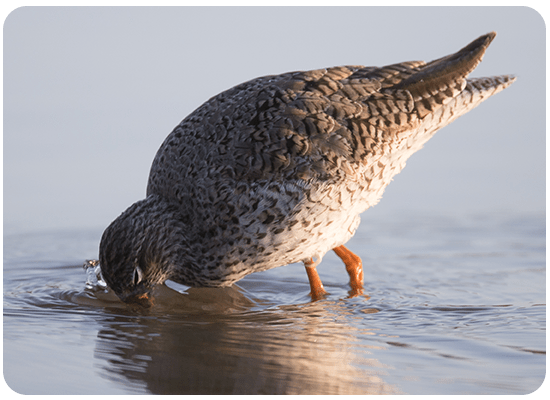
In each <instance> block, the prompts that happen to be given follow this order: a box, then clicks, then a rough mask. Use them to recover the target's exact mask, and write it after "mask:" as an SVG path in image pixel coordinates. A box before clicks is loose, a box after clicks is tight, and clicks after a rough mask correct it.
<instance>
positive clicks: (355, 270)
mask: <svg viewBox="0 0 550 400" xmlns="http://www.w3.org/2000/svg"><path fill="white" fill-rule="evenodd" d="M332 250H334V252H335V253H336V255H337V256H338V257H340V258H341V259H342V261H343V262H344V264H346V271H347V272H348V275H349V285H350V286H351V296H352V297H354V296H358V295H360V294H363V264H362V263H361V258H359V256H357V255H355V254H353V253H352V252H351V251H349V250H348V248H347V247H345V246H343V245H342V246H338V247H335V248H334V249H332Z"/></svg>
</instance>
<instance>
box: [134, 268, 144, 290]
mask: <svg viewBox="0 0 550 400" xmlns="http://www.w3.org/2000/svg"><path fill="white" fill-rule="evenodd" d="M142 279H143V271H142V270H141V268H140V267H136V269H135V270H134V286H135V285H137V284H138V283H140V282H141V280H142Z"/></svg>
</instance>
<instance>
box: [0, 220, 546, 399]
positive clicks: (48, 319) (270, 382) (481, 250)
mask: <svg viewBox="0 0 550 400" xmlns="http://www.w3.org/2000/svg"><path fill="white" fill-rule="evenodd" d="M544 224H545V222H544V215H515V216H514V215H501V214H495V215H484V216H471V217H468V218H450V217H434V216H431V217H427V216H418V215H417V216H411V215H408V216H400V217H397V216H395V217H394V218H389V219H388V218H386V219H377V220H374V219H372V218H369V217H368V216H365V217H364V218H363V223H362V225H361V227H360V228H359V231H358V233H357V234H356V235H355V237H354V238H353V239H352V240H351V241H350V242H349V243H348V247H349V248H350V249H352V250H353V251H354V252H356V253H357V254H358V255H360V256H361V257H362V259H363V264H364V267H365V289H366V290H365V292H366V295H365V296H361V297H355V298H348V291H349V286H348V282H347V274H346V272H345V269H344V267H343V265H342V264H341V262H340V260H339V259H338V258H337V257H336V256H335V255H333V254H331V253H329V254H327V256H326V257H325V258H324V260H323V262H322V264H321V265H320V266H319V268H318V270H319V274H320V276H321V279H322V280H323V283H324V285H325V288H326V289H327V291H328V292H329V295H328V296H327V297H326V298H325V299H323V300H320V301H316V302H311V301H310V298H309V297H308V292H309V286H308V283H307V277H306V274H305V271H304V268H303V266H301V265H298V264H294V265H290V266H285V267H281V268H277V269H274V270H270V271H266V272H262V273H257V274H252V275H250V276H248V277H247V278H245V279H244V280H242V281H240V282H239V283H238V285H235V286H233V287H231V288H227V289H192V288H187V287H184V286H181V285H177V284H174V283H168V287H167V286H161V287H158V288H157V289H156V290H155V292H156V293H155V298H156V300H155V306H154V307H153V308H152V309H149V310H141V309H135V308H133V307H129V306H127V305H125V304H123V303H121V302H120V301H118V299H117V298H116V296H114V295H113V294H112V293H111V292H110V291H108V290H103V289H101V288H97V287H96V288H91V289H90V288H86V286H85V281H86V274H85V271H84V270H83V268H82V264H83V262H84V260H85V259H89V258H96V257H97V246H98V242H99V238H100V235H101V230H86V229H82V230H78V231H55V232H41V233H27V234H17V235H15V234H14V235H10V234H9V232H5V236H4V275H3V277H4V378H5V380H6V382H7V383H8V385H9V386H10V387H11V388H12V389H13V390H15V391H16V392H19V393H25V394H134V393H152V394H221V393H223V394H401V393H402V394H526V393H530V392H533V391H534V390H536V389H537V388H538V387H539V386H540V385H541V383H542V381H543V380H544V376H545V361H546V342H545V324H546V317H545V313H546V301H545V290H546V289H545V277H546V275H545V253H546V248H545V225H544Z"/></svg>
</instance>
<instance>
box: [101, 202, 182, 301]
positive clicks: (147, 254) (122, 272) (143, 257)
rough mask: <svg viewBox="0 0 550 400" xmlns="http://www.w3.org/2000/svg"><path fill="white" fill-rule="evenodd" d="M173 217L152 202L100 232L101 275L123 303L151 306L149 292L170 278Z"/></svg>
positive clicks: (133, 208) (133, 209) (137, 206)
mask: <svg viewBox="0 0 550 400" xmlns="http://www.w3.org/2000/svg"><path fill="white" fill-rule="evenodd" d="M173 217H174V216H173V213H171V212H170V210H167V209H166V207H163V204H159V202H158V201H155V199H150V198H147V199H145V200H142V201H139V202H137V203H135V204H133V205H132V206H131V207H129V208H128V209H127V210H126V211H124V212H123V213H122V214H121V215H120V216H119V217H118V218H117V219H115V220H114V221H113V222H112V223H111V224H110V225H109V226H108V227H107V229H105V231H104V232H103V235H102V237H101V242H100V245H99V264H100V266H101V274H102V276H103V278H104V279H105V282H106V283H107V285H108V286H109V287H110V288H111V289H112V290H113V291H114V292H115V294H116V295H117V296H118V297H119V298H120V299H121V300H122V301H124V302H125V303H131V304H138V305H141V306H144V307H150V306H151V305H152V297H151V290H152V289H153V287H154V286H155V285H157V284H159V283H163V282H164V281H166V279H168V278H169V277H170V273H171V269H172V265H173V259H174V256H175V251H174V246H173V245H171V244H172V243H177V242H178V240H177V238H175V237H174V230H173V229H171V226H172V225H173V223H171V221H172V220H173V219H174V218H173Z"/></svg>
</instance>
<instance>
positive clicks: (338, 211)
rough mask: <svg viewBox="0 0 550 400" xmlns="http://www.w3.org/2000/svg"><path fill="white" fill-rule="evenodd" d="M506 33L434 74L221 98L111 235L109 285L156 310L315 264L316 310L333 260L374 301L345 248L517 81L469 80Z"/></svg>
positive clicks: (313, 78) (162, 159)
mask: <svg viewBox="0 0 550 400" xmlns="http://www.w3.org/2000/svg"><path fill="white" fill-rule="evenodd" d="M495 35H496V34H495V33H494V32H492V33H489V34H487V35H484V36H481V37H479V38H478V39H476V40H474V41H473V42H472V43H470V44H469V45H467V46H466V47H464V48H463V49H461V50H460V51H458V52H457V53H455V54H452V55H449V56H446V57H443V58H440V59H437V60H434V61H432V62H429V63H425V62H422V61H412V62H403V63H400V64H393V65H388V66H385V67H363V66H341V67H333V68H325V69H317V70H312V71H305V72H304V71H299V72H290V73H285V74H281V75H272V76H265V77H261V78H257V79H253V80H251V81H248V82H245V83H243V84H240V85H238V86H235V87H234V88H232V89H229V90H227V91H225V92H223V93H221V94H219V95H217V96H215V97H213V98H211V99H210V100H208V101H207V102H206V103H204V104H203V105H202V106H200V107H199V108H198V109H197V110H195V111H194V112H193V113H191V114H190V115H189V116H188V117H187V118H185V119H184V120H183V121H182V122H181V123H180V124H179V125H178V126H177V127H176V128H175V129H174V130H173V131H172V133H171V134H170V135H169V136H168V137H167V138H166V140H165V141H164V143H163V144H162V146H161V147H160V149H159V150H158V152H157V154H156V157H155V159H154V161H153V165H152V167H151V172H150V175H149V182H148V185H147V196H146V198H145V199H144V200H141V201H138V202H136V203H135V204H133V205H132V206H130V207H129V208H128V209H127V210H126V211H124V212H123V213H122V214H121V215H120V216H119V217H118V218H117V219H115V220H114V221H113V222H112V223H111V224H110V225H109V227H108V228H107V229H106V230H105V232H104V233H103V236H102V238H101V244H100V255H99V259H100V265H101V271H102V275H103V277H104V279H105V281H106V283H107V284H108V285H109V287H110V288H111V289H112V290H113V291H114V292H115V293H116V294H117V295H118V296H119V297H120V299H122V300H123V301H125V302H135V303H138V304H142V305H145V306H147V305H150V304H151V295H150V291H151V289H152V287H153V286H154V285H156V284H161V283H163V282H164V281H166V280H167V279H170V280H173V281H175V282H178V283H181V284H184V285H187V286H194V287H196V286H209V287H222V286H230V285H232V284H233V283H235V282H237V281H238V280H239V279H242V278H243V277H245V276H246V275H248V274H251V273H253V272H258V271H264V270H267V269H270V268H275V267H279V266H282V265H286V264H291V263H295V262H303V263H304V265H305V267H306V272H307V275H308V278H309V283H310V288H311V296H312V298H313V299H314V300H316V299H320V298H322V297H323V296H324V295H325V294H326V292H325V290H324V288H323V284H322V283H321V279H320V278H319V275H318V274H317V271H316V266H317V265H318V264H319V262H320V261H321V259H322V258H323V256H324V255H325V254H326V253H327V252H328V251H329V250H331V249H332V250H334V252H335V253H336V254H337V255H338V256H339V257H340V258H341V259H342V261H343V262H344V264H345V265H346V270H347V272H348V274H349V277H350V286H351V291H350V295H351V296H356V295H360V294H362V293H363V268H362V265H361V259H360V258H359V257H358V256H357V255H355V254H353V253H352V252H351V251H350V250H348V249H347V248H346V247H345V246H344V244H345V243H346V242H347V241H348V240H349V239H350V238H351V237H352V236H353V235H354V233H355V231H356V230H357V227H358V225H359V222H360V214H361V213H362V212H363V211H365V210H366V209H367V208H369V207H371V206H373V205H375V204H376V203H378V201H379V200H380V198H381V196H382V193H383V192H384V189H385V188H386V186H387V185H388V184H389V183H390V181H391V180H392V178H393V177H394V176H395V175H396V174H397V173H399V172H400V171H401V170H402V169H403V167H404V166H405V161H406V160H407V159H408V158H409V157H410V156H411V155H412V154H413V153H414V152H416V151H417V150H419V149H420V148H421V147H422V146H423V145H424V143H426V141H427V140H428V139H430V138H431V137H432V136H433V135H434V133H435V132H436V131H437V130H439V129H440V128H442V127H444V126H445V125H447V124H449V123H450V122H452V121H453V120H455V119H456V118H457V117H459V116H461V115H463V114H465V113H466V112H468V111H470V110H471V109H473V108H474V107H476V106H477V105H478V104H480V103H481V102H482V101H484V100H485V99H487V98H489V97H490V96H492V95H493V94H495V93H498V92H500V91H501V90H503V89H505V88H506V87H508V86H509V85H510V84H511V83H512V82H513V81H514V80H515V78H514V77H513V76H509V75H504V76H495V77H489V78H468V74H470V73H471V72H472V71H473V70H474V68H475V67H476V66H477V65H478V64H479V62H480V61H481V59H482V57H483V55H484V53H485V50H486V49H487V47H488V46H489V44H490V43H491V41H492V40H493V39H494V37H495Z"/></svg>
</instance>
